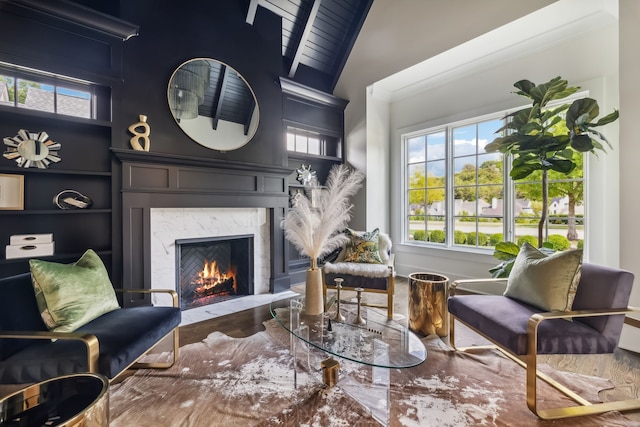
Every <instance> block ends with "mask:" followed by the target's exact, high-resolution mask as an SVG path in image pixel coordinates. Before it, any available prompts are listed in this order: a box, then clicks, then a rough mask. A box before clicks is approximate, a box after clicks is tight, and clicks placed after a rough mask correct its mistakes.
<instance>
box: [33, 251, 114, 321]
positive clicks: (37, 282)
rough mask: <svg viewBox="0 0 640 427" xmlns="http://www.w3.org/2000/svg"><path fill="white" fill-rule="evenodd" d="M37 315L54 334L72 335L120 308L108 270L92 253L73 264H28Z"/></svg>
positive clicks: (35, 261)
mask: <svg viewBox="0 0 640 427" xmlns="http://www.w3.org/2000/svg"><path fill="white" fill-rule="evenodd" d="M29 265H30V267H31V281H32V283H33V289H34V291H35V295H36V301H37V303H38V308H39V309H40V314H41V315H42V319H43V320H44V323H45V324H46V325H47V327H48V328H49V329H50V330H52V331H55V332H72V331H75V330H76V329H78V328H79V327H80V326H82V325H85V324H87V323H89V322H90V321H92V320H93V319H95V318H97V317H99V316H101V315H103V314H104V313H108V312H110V311H113V310H116V309H118V308H120V306H119V304H118V299H117V298H116V294H115V291H114V290H113V286H112V285H111V281H110V280H109V275H108V273H107V269H106V268H105V267H104V264H103V263H102V260H101V259H100V257H99V256H98V255H97V254H96V253H95V252H94V251H93V250H91V249H89V250H87V251H86V252H85V253H84V255H82V257H81V258H80V259H79V260H78V261H76V262H75V263H73V264H59V263H55V262H49V261H42V260H37V259H32V260H29Z"/></svg>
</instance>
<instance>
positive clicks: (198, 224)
mask: <svg viewBox="0 0 640 427" xmlns="http://www.w3.org/2000/svg"><path fill="white" fill-rule="evenodd" d="M150 223H151V229H150V231H151V233H150V238H151V288H152V289H175V288H176V287H177V272H176V268H177V266H176V240H178V239H188V238H197V237H222V236H234V235H246V234H250V235H253V239H254V240H253V246H254V253H253V258H254V294H253V295H251V296H249V297H241V298H234V299H232V300H230V301H223V302H218V303H215V304H210V305H205V306H202V307H197V308H192V309H189V310H184V311H183V312H182V324H183V325H187V324H190V323H194V322H198V321H201V320H206V319H210V318H213V317H218V316H221V315H224V314H229V313H232V312H235V311H240V310H244V309H247V308H251V307H254V306H256V305H260V304H268V303H269V302H270V301H271V300H272V299H273V298H275V297H274V295H272V294H271V293H270V291H269V274H270V265H271V263H270V251H269V247H270V235H269V223H268V211H267V209H265V208H154V209H151V216H150ZM152 303H154V304H166V303H167V301H164V302H163V299H162V298H155V299H152Z"/></svg>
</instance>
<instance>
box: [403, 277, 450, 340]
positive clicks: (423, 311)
mask: <svg viewBox="0 0 640 427" xmlns="http://www.w3.org/2000/svg"><path fill="white" fill-rule="evenodd" d="M448 296H449V278H448V277H446V276H443V275H441V274H435V273H411V274H409V329H411V330H412V331H413V332H420V333H423V334H425V335H433V334H436V335H438V336H440V337H444V336H447V335H448V334H449V315H448V311H447V297H448Z"/></svg>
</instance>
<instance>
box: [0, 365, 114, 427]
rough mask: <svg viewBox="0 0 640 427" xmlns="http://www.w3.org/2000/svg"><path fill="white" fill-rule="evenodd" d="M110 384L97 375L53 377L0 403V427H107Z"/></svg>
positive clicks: (104, 378)
mask: <svg viewBox="0 0 640 427" xmlns="http://www.w3.org/2000/svg"><path fill="white" fill-rule="evenodd" d="M108 388H109V381H108V380H107V378H106V377H104V376H102V375H96V374H89V373H87V374H73V375H65V376H61V377H55V378H52V379H49V380H46V381H42V382H39V383H37V384H33V385H30V386H28V387H26V388H23V389H22V390H18V391H16V392H14V393H12V394H10V395H8V396H6V397H4V398H3V399H2V400H0V426H20V427H35V426H38V427H41V426H47V427H49V426H64V427H108V425H109V393H108Z"/></svg>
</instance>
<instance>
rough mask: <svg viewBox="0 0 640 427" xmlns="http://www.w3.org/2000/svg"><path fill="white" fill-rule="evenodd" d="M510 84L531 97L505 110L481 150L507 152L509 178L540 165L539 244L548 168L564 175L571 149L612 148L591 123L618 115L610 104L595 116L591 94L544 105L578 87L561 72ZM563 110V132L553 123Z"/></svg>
mask: <svg viewBox="0 0 640 427" xmlns="http://www.w3.org/2000/svg"><path fill="white" fill-rule="evenodd" d="M514 86H515V87H516V88H517V89H518V90H517V91H516V92H515V93H516V94H518V95H522V96H525V97H527V98H529V99H530V100H531V107H528V108H524V109H522V110H519V111H516V112H514V113H511V114H509V115H507V119H508V122H507V124H506V125H505V126H503V127H501V128H500V129H498V130H497V131H496V133H501V134H503V136H500V137H498V138H496V139H494V140H493V141H492V142H491V143H489V144H488V145H487V146H486V147H485V151H487V152H488V153H493V152H497V151H499V152H501V153H503V154H506V155H511V156H512V157H513V162H512V168H511V171H510V176H511V178H512V179H514V180H519V179H523V178H526V177H527V176H529V175H530V174H532V173H533V172H535V171H542V211H541V215H540V221H539V223H538V245H539V246H540V247H542V246H543V242H544V235H543V231H544V225H545V223H546V221H547V212H548V205H549V200H548V199H549V197H548V189H547V180H548V171H549V170H553V171H556V172H559V173H562V174H565V175H567V174H569V173H570V172H571V171H572V170H573V169H574V168H575V167H576V162H575V160H574V156H573V154H574V152H576V151H577V152H579V153H587V152H591V153H594V154H595V153H596V151H597V150H598V151H602V152H606V151H605V149H604V146H603V144H602V142H604V143H606V144H607V145H608V146H609V147H610V148H612V147H611V144H609V142H608V141H607V139H606V138H605V136H604V135H603V134H602V133H600V132H598V131H597V130H596V129H595V128H596V127H600V126H604V125H606V124H609V123H611V122H614V121H615V120H617V119H618V111H617V110H614V111H613V112H612V113H610V114H608V115H606V116H604V117H602V118H600V119H599V120H597V121H596V118H597V117H598V115H599V114H600V109H599V107H598V103H597V102H596V101H595V100H594V99H592V98H581V99H577V100H575V101H573V102H572V103H571V104H562V105H560V106H557V107H553V108H547V104H548V103H549V102H551V101H554V100H559V99H563V98H566V97H568V96H570V95H572V94H574V93H575V92H576V91H577V90H578V89H579V87H576V86H569V85H568V82H567V80H564V79H562V78H561V77H555V78H553V79H551V80H549V81H548V82H546V83H542V84H539V85H536V84H535V83H533V82H531V81H529V80H520V81H518V82H516V83H515V84H514ZM564 112H566V117H565V122H566V127H567V132H566V133H563V132H558V131H557V129H556V125H558V124H559V123H560V122H561V121H562V115H561V114H562V113H564ZM494 256H495V255H494Z"/></svg>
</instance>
